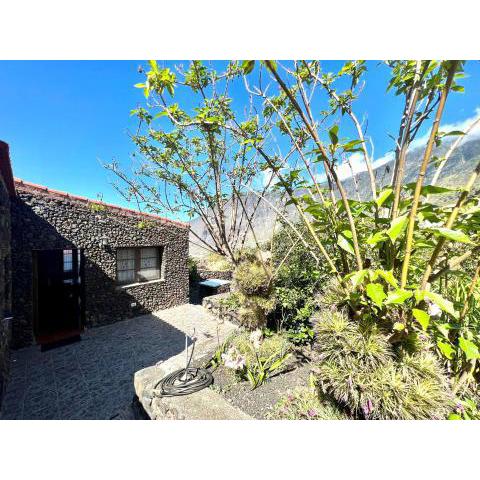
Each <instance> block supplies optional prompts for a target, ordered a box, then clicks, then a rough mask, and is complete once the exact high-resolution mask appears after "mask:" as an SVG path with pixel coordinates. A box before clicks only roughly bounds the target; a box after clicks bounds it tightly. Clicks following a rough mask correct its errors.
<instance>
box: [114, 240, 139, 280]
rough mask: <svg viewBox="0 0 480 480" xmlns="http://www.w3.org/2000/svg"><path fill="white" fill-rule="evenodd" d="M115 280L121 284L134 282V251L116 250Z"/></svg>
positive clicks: (128, 249)
mask: <svg viewBox="0 0 480 480" xmlns="http://www.w3.org/2000/svg"><path fill="white" fill-rule="evenodd" d="M117 279H118V281H119V282H121V283H126V282H133V281H135V249H133V248H120V249H118V250H117Z"/></svg>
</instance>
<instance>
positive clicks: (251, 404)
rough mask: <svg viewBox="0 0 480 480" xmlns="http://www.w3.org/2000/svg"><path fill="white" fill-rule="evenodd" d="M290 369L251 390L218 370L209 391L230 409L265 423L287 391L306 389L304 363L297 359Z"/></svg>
mask: <svg viewBox="0 0 480 480" xmlns="http://www.w3.org/2000/svg"><path fill="white" fill-rule="evenodd" d="M289 368H291V370H288V371H286V372H284V373H280V374H278V375H275V376H274V377H271V378H270V379H268V380H267V381H266V382H265V383H264V384H263V385H261V386H260V387H258V388H256V389H255V390H252V389H251V386H250V384H249V382H246V381H242V382H238V380H236V379H235V376H234V375H233V373H232V371H231V370H229V369H228V368H225V367H223V366H220V367H219V368H217V369H216V370H215V371H214V372H213V377H214V384H213V385H212V386H211V387H210V388H212V389H214V390H215V391H217V392H219V393H221V394H222V395H223V396H224V397H225V398H226V399H227V400H228V401H229V402H230V403H231V404H232V405H235V406H236V407H238V408H240V410H243V411H244V412H245V413H247V414H248V415H250V416H251V417H253V418H256V419H265V418H266V415H267V413H268V412H269V411H270V409H271V408H272V407H273V405H275V403H277V401H278V400H279V399H280V398H281V397H282V396H283V395H285V394H286V393H287V391H288V390H293V389H294V388H295V387H297V386H307V385H308V379H309V374H310V365H309V363H308V361H306V359H299V358H297V359H296V360H295V361H294V362H292V363H291V364H290V365H289Z"/></svg>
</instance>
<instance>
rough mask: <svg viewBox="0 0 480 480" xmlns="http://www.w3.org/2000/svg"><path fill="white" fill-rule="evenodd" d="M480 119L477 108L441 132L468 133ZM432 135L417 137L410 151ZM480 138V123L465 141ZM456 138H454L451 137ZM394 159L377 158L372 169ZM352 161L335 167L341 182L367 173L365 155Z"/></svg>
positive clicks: (390, 154)
mask: <svg viewBox="0 0 480 480" xmlns="http://www.w3.org/2000/svg"><path fill="white" fill-rule="evenodd" d="M478 117H480V107H477V108H476V109H475V114H474V115H473V116H471V117H468V118H466V119H464V120H459V121H458V122H454V123H447V124H442V125H441V126H440V131H441V132H451V131H454V130H460V131H463V132H464V131H466V130H467V129H468V127H470V125H472V123H473V122H474V121H475V120H477V119H478ZM429 135H430V130H428V131H427V132H426V133H425V134H424V135H422V136H421V137H417V138H416V139H415V140H414V141H413V142H412V143H411V145H410V150H414V149H415V148H419V147H423V146H424V145H426V143H427V141H428V137H429ZM478 137H480V123H479V124H477V125H476V126H475V127H474V128H473V129H472V130H471V131H470V132H469V133H468V135H466V136H465V139H464V141H468V140H472V139H474V138H478ZM450 138H454V137H450ZM393 158H394V153H393V152H388V153H386V154H385V155H384V156H383V157H380V158H377V159H376V160H374V161H373V162H372V167H373V169H374V170H375V169H376V168H378V167H381V166H382V165H385V164H386V163H388V162H390V161H391V160H393ZM349 160H350V165H351V166H350V165H349V164H348V162H343V163H341V164H339V165H337V166H336V167H335V170H336V171H337V174H338V177H339V178H340V180H346V179H347V178H350V177H351V176H352V171H353V175H357V174H358V173H361V172H366V171H367V166H366V165H365V160H364V158H363V154H362V153H360V152H355V153H353V154H352V155H350V157H349ZM326 180H327V177H326V175H325V174H321V175H318V181H319V182H320V183H323V182H325V181H326Z"/></svg>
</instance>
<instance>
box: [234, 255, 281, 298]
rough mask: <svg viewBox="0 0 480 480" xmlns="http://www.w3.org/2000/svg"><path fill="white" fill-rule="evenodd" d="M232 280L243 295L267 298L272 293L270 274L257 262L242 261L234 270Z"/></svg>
mask: <svg viewBox="0 0 480 480" xmlns="http://www.w3.org/2000/svg"><path fill="white" fill-rule="evenodd" d="M233 279H234V281H235V285H236V287H237V288H238V290H239V291H240V292H241V293H243V294H244V295H256V296H263V297H265V296H268V295H269V294H271V292H272V283H271V274H270V272H268V270H267V271H265V267H264V265H262V263H261V262H260V261H259V260H256V259H255V260H244V261H242V262H241V263H240V264H239V265H238V267H237V268H236V269H235V272H234V274H233Z"/></svg>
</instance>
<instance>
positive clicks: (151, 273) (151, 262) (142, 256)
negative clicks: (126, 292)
mask: <svg viewBox="0 0 480 480" xmlns="http://www.w3.org/2000/svg"><path fill="white" fill-rule="evenodd" d="M161 252H162V248H161V247H141V248H119V249H117V280H118V282H119V283H136V282H146V281H149V280H156V279H159V278H160V276H161Z"/></svg>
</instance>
